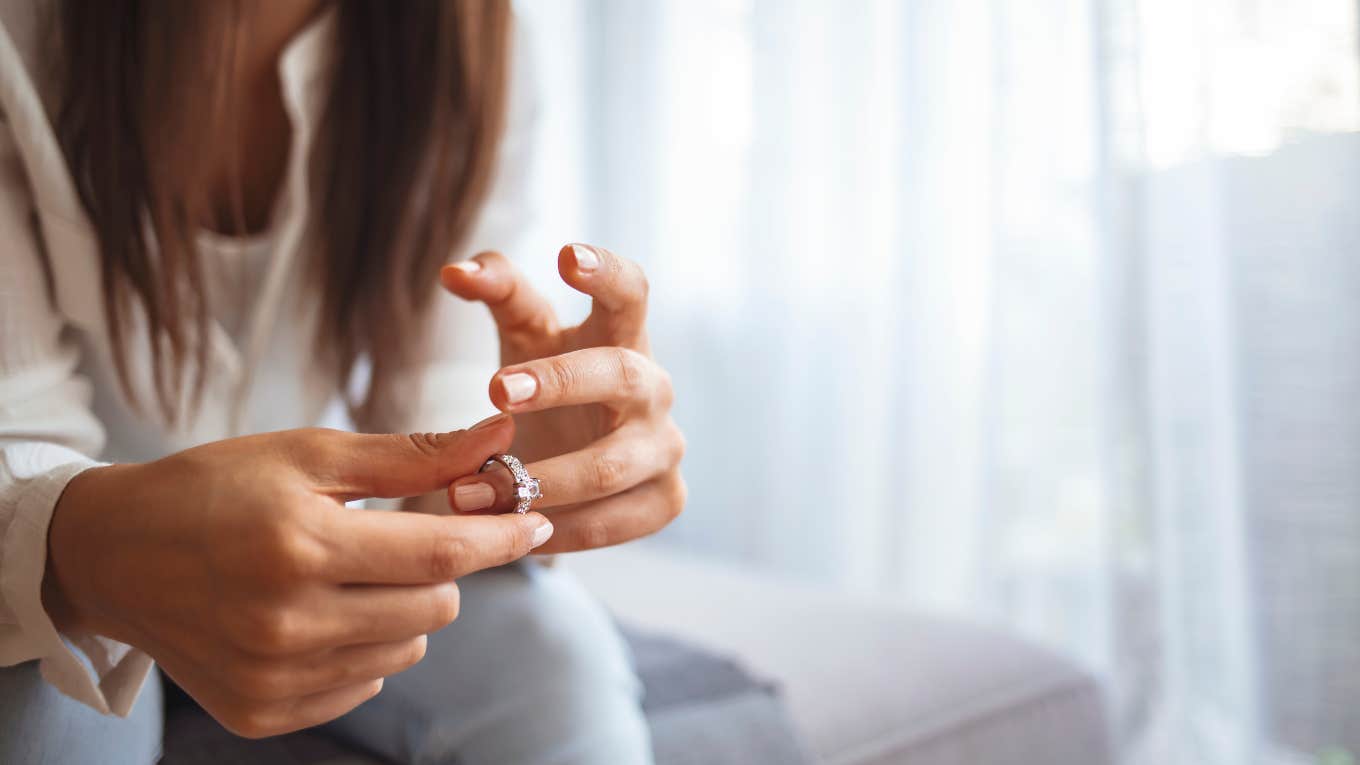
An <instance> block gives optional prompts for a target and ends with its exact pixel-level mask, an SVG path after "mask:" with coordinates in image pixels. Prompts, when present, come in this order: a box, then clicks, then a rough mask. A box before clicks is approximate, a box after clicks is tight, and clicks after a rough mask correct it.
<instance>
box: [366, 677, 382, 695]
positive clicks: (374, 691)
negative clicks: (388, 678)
mask: <svg viewBox="0 0 1360 765" xmlns="http://www.w3.org/2000/svg"><path fill="white" fill-rule="evenodd" d="M382 689H383V679H382V678H381V677H380V678H378V679H376V680H372V681H370V682H369V684H368V688H367V689H366V690H365V693H366V695H365V697H364V700H365V701H367V700H368V699H371V698H373V697H374V696H377V695H378V694H379V693H382Z"/></svg>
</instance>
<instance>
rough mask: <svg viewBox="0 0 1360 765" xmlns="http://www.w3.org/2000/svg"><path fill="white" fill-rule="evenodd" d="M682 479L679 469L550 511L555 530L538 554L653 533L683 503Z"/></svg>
mask: <svg viewBox="0 0 1360 765" xmlns="http://www.w3.org/2000/svg"><path fill="white" fill-rule="evenodd" d="M686 491H687V490H686V488H685V482H684V480H683V479H682V478H681V477H680V474H679V472H678V471H672V472H671V473H670V474H668V475H666V476H663V477H661V478H658V479H655V480H652V481H648V482H647V483H644V484H642V485H640V486H636V487H634V488H632V489H629V490H628V491H626V492H623V493H622V494H615V495H614V496H612V497H607V498H605V499H602V500H599V501H597V502H589V503H586V504H584V505H580V506H577V507H572V508H566V509H563V510H561V511H558V512H556V513H553V524H554V527H555V528H556V529H557V532H556V533H554V534H553V538H552V539H551V540H549V542H548V543H547V544H545V545H543V546H542V547H541V548H539V549H538V550H536V551H535V552H536V553H540V554H545V555H548V554H552V553H563V552H576V551H578V550H594V549H596V548H598V547H608V546H610V545H616V544H620V543H623V542H627V541H630V540H633V539H637V538H639V537H643V536H646V535H648V534H652V533H654V532H656V531H657V530H659V529H661V528H662V527H663V526H665V525H666V524H668V523H670V522H671V521H673V520H675V517H676V516H677V515H679V514H680V512H681V511H682V510H683V509H684V507H685V499H686Z"/></svg>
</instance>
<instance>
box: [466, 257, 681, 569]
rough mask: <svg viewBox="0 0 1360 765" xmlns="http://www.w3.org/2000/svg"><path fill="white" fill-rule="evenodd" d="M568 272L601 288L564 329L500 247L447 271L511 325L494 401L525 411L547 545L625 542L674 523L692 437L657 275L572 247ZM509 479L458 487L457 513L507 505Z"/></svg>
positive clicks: (503, 327)
mask: <svg viewBox="0 0 1360 765" xmlns="http://www.w3.org/2000/svg"><path fill="white" fill-rule="evenodd" d="M557 269H558V272H559V273H561V275H562V279H563V280H565V281H566V283H567V284H569V285H571V286H572V287H574V288H575V289H577V290H580V291H581V292H584V293H585V294H587V295H590V296H591V298H593V305H592V308H591V312H590V316H589V317H587V318H586V320H585V321H584V322H583V323H582V324H581V325H580V326H576V327H567V328H562V327H560V326H559V325H558V322H557V316H556V314H555V313H554V311H553V309H552V307H551V306H550V305H549V304H548V302H547V300H545V299H544V298H543V296H542V295H540V294H539V293H538V292H536V291H535V290H534V289H533V287H531V286H530V285H529V283H528V282H527V281H526V280H525V279H524V277H523V276H522V275H521V274H520V273H519V272H518V271H517V270H516V269H515V268H514V267H513V266H512V265H511V264H510V262H509V261H508V260H506V258H505V257H503V256H502V255H500V254H499V253H494V252H487V253H482V254H480V255H478V256H476V257H475V258H473V259H471V260H468V261H463V262H460V263H454V264H452V265H449V266H446V267H445V268H444V270H443V272H442V274H441V278H442V280H443V283H444V286H445V287H446V288H447V289H448V290H449V291H450V292H452V293H454V294H455V295H458V296H459V297H462V298H465V299H467V300H479V301H481V302H484V303H486V304H487V306H488V307H489V308H490V309H491V314H492V316H493V317H494V318H495V320H496V324H497V326H498V327H499V329H500V339H501V363H502V364H503V365H504V367H503V368H502V369H501V370H500V371H499V372H497V373H496V375H495V377H493V378H492V380H491V400H492V402H493V403H495V405H496V406H497V407H498V408H499V409H500V410H501V411H503V412H510V413H512V414H514V415H516V419H517V423H518V435H517V436H516V439H515V444H514V450H513V451H514V453H515V454H516V456H518V457H520V458H521V459H523V460H524V461H525V463H530V462H532V464H526V467H527V468H528V470H529V473H530V474H531V475H534V476H536V477H538V478H539V480H540V483H541V487H542V491H543V497H542V498H541V499H539V500H538V501H537V502H536V503H535V507H537V508H541V509H545V510H547V511H548V513H549V514H550V515H551V516H552V519H553V524H554V527H555V528H556V533H554V534H553V539H552V541H551V542H549V543H548V544H547V545H545V546H544V547H543V548H541V549H540V550H538V552H545V553H550V552H567V551H571V550H583V549H589V548H594V547H603V546H605V545H611V544H617V543H619V542H624V541H627V540H630V539H633V538H636V537H640V536H643V535H645V534H650V533H652V532H654V531H656V530H657V529H660V528H661V527H662V526H665V525H666V524H667V523H669V522H670V521H671V520H672V519H673V518H675V516H676V515H678V514H679V513H680V510H681V509H682V508H683V507H684V504H685V483H684V480H683V479H681V477H680V458H681V456H682V455H683V454H684V448H685V447H684V438H683V437H682V436H681V434H680V429H679V428H677V427H676V425H675V421H674V420H672V419H671V416H670V407H671V399H672V392H671V382H670V377H669V375H667V374H666V371H665V370H663V369H662V368H661V367H660V366H658V365H657V363H656V362H655V361H653V360H652V358H651V355H650V351H649V348H648V343H647V329H646V324H645V322H646V316H647V279H646V277H644V276H643V273H642V269H641V268H639V267H638V266H637V264H635V263H632V262H630V261H627V260H624V259H623V258H620V257H618V256H617V255H614V254H613V253H611V252H608V251H607V250H603V249H600V248H598V247H591V246H589V245H581V244H572V245H567V246H566V247H563V248H562V251H561V252H560V253H559V254H558V257H557ZM507 488H508V481H501V482H496V481H494V480H490V479H489V478H488V475H487V474H484V475H481V476H469V477H467V478H462V479H459V480H458V481H457V482H456V483H455V484H454V485H453V486H451V487H450V488H449V499H450V501H451V504H452V505H453V507H454V508H455V509H456V510H459V511H462V512H485V511H487V510H489V509H490V508H491V507H493V506H502V505H504V504H505V503H506V501H507V499H508V497H506V496H504V495H505V494H506V489H507Z"/></svg>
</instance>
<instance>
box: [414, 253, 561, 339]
mask: <svg viewBox="0 0 1360 765" xmlns="http://www.w3.org/2000/svg"><path fill="white" fill-rule="evenodd" d="M439 278H440V281H441V282H443V284H444V288H445V289H447V290H448V291H449V292H452V293H453V294H455V295H457V296H458V297H461V298H463V299H464V300H477V301H480V302H483V303H485V304H486V306H487V308H489V309H491V316H492V318H493V319H495V320H496V326H497V327H498V328H499V329H500V333H501V338H502V339H504V340H508V341H511V342H517V341H519V340H521V339H523V337H524V336H531V337H538V336H541V335H545V334H547V335H552V334H556V333H557V328H558V325H557V313H556V312H555V311H554V310H553V308H552V305H551V304H550V303H549V302H548V301H547V299H545V298H544V297H543V296H542V295H541V294H539V292H538V290H535V289H534V288H533V286H532V285H530V284H529V281H528V279H526V278H525V277H524V274H523V273H521V272H520V270H519V269H518V268H515V266H514V264H512V263H511V262H510V260H509V259H508V258H506V257H505V256H504V255H502V254H500V253H499V252H483V253H481V254H479V255H477V256H475V257H473V258H471V259H470V260H464V261H460V262H458V263H451V264H449V265H447V266H444V268H443V269H442V270H440V272H439Z"/></svg>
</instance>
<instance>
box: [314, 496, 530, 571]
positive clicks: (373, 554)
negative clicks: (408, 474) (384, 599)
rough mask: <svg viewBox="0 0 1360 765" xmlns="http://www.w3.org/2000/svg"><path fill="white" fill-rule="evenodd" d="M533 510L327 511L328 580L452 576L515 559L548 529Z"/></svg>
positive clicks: (524, 553) (526, 550)
mask: <svg viewBox="0 0 1360 765" xmlns="http://www.w3.org/2000/svg"><path fill="white" fill-rule="evenodd" d="M552 530H553V526H552V524H551V523H549V522H548V519H547V518H544V517H543V516H542V515H540V514H538V513H526V514H524V515H518V514H515V513H511V514H509V515H488V516H476V517H459V516H450V515H423V514H419V513H394V512H386V511H381V510H349V511H346V512H337V513H333V514H331V515H330V516H329V521H328V524H327V529H326V531H325V533H324V534H323V539H324V540H325V544H326V545H327V548H328V549H327V554H326V564H325V570H326V573H327V576H329V577H330V578H331V579H332V580H333V581H337V582H347V583H358V584H420V583H430V582H451V581H453V580H454V579H457V578H459V577H461V576H464V575H466V574H470V573H472V572H473V571H480V570H482V569H484V568H492V567H494V566H502V565H505V564H506V563H510V562H511V561H515V560H519V559H520V558H522V557H524V556H525V555H527V554H528V553H529V551H530V550H532V549H533V548H535V547H538V546H539V545H541V544H542V543H543V542H544V541H546V540H547V539H548V537H549V536H551V535H552Z"/></svg>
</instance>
